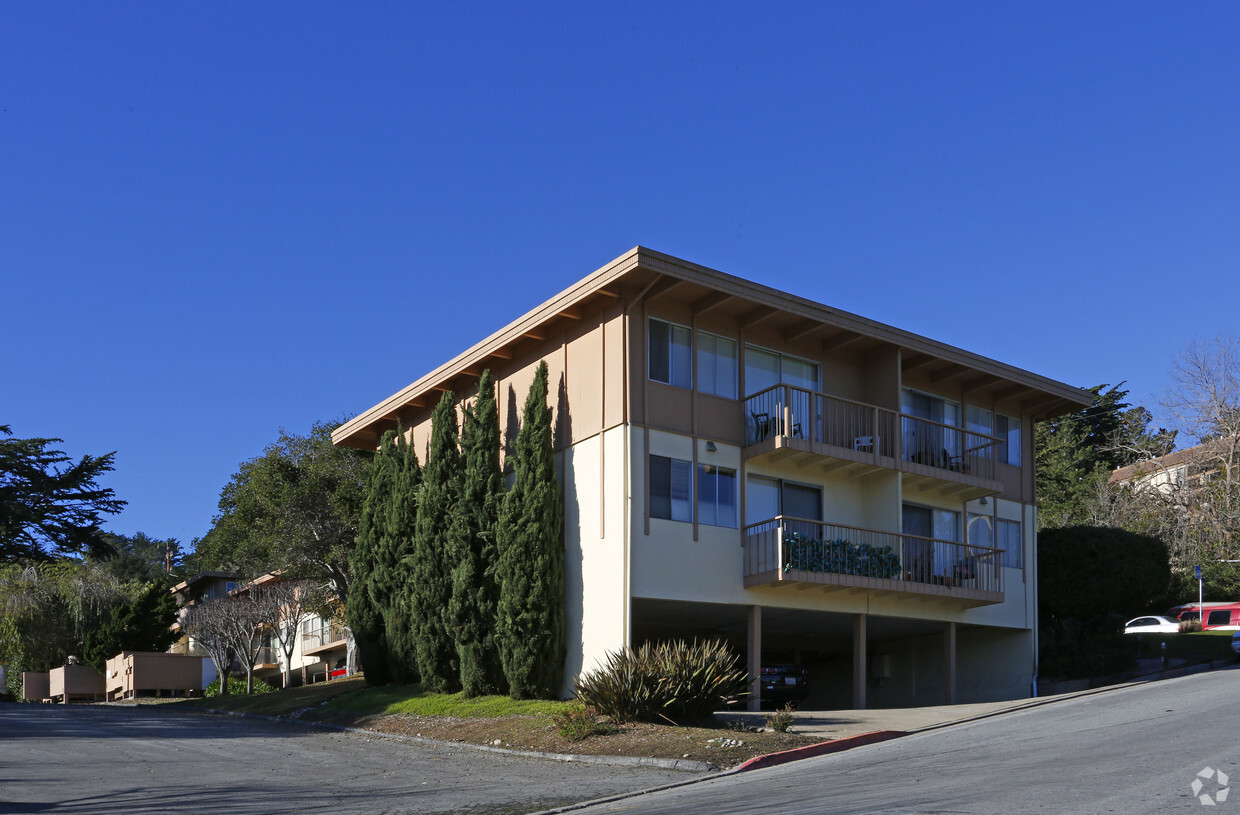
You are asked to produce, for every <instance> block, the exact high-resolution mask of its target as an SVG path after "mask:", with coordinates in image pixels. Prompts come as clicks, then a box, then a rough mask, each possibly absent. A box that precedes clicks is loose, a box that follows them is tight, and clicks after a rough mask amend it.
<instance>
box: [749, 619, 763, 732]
mask: <svg viewBox="0 0 1240 815" xmlns="http://www.w3.org/2000/svg"><path fill="white" fill-rule="evenodd" d="M749 709H750V710H761V709H762V606H750V607H749Z"/></svg>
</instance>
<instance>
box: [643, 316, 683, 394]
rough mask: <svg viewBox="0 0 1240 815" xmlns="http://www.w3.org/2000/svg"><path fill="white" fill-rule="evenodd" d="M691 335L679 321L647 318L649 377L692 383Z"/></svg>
mask: <svg viewBox="0 0 1240 815" xmlns="http://www.w3.org/2000/svg"><path fill="white" fill-rule="evenodd" d="M692 346H693V337H692V334H691V332H690V331H689V329H687V328H685V327H684V326H682V325H675V324H673V323H665V322H663V321H662V320H651V321H650V378H651V379H653V380H654V381H655V382H663V383H665V384H668V385H675V386H676V387H678V388H692V387H693V347H692Z"/></svg>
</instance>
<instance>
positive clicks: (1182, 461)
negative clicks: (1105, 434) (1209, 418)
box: [1107, 438, 1236, 495]
mask: <svg viewBox="0 0 1240 815" xmlns="http://www.w3.org/2000/svg"><path fill="white" fill-rule="evenodd" d="M1235 450H1236V441H1235V439H1234V438H1227V439H1223V440H1219V441H1210V442H1206V443H1205V444H1199V445H1197V446H1196V447H1188V448H1185V449H1184V450H1176V451H1175V452H1174V453H1168V454H1166V455H1165V456H1157V457H1155V458H1151V459H1147V460H1145V461H1138V462H1137V463H1136V464H1130V465H1128V466H1127V467H1120V468H1119V469H1118V470H1114V471H1112V472H1111V475H1110V477H1109V478H1108V479H1107V483H1108V484H1111V485H1112V486H1120V485H1128V486H1130V487H1131V488H1132V489H1134V490H1138V489H1145V488H1150V489H1155V490H1157V491H1158V492H1160V493H1163V494H1164V495H1170V494H1173V493H1177V492H1181V491H1183V490H1185V489H1186V488H1188V489H1196V488H1198V487H1201V486H1203V485H1205V484H1206V483H1208V482H1209V481H1210V479H1211V478H1213V477H1214V476H1215V475H1216V474H1217V472H1218V471H1219V469H1220V467H1221V465H1222V463H1223V462H1226V461H1231V460H1233V459H1234V458H1235Z"/></svg>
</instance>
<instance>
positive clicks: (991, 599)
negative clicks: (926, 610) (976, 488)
mask: <svg viewBox="0 0 1240 815" xmlns="http://www.w3.org/2000/svg"><path fill="white" fill-rule="evenodd" d="M744 547H745V560H744V563H745V565H744V579H745V588H747V589H748V588H757V587H761V586H776V587H781V586H797V587H798V588H811V587H815V586H817V587H821V588H822V589H823V590H824V591H828V592H831V591H839V590H845V589H848V590H853V591H857V590H862V591H870V592H874V593H876V594H878V595H879V596H890V597H907V598H926V597H937V598H942V599H946V600H951V601H957V602H959V603H960V604H961V605H962V606H964V607H972V606H981V605H990V604H994V603H1002V602H1003V569H1002V568H1001V562H1002V561H1001V556H1002V550H999V549H995V548H991V547H987V546H973V545H970V544H965V543H958V542H955V541H948V540H938V539H935V538H927V537H921V536H919V535H905V534H898V533H894V532H881V531H878V530H874V529H862V528H860V527H854V526H842V525H840V524H830V523H824V522H821V521H812V520H806V519H802V518H789V517H784V516H778V517H775V518H772V519H770V520H767V521H762V522H759V523H755V524H750V525H749V526H747V527H745V530H744Z"/></svg>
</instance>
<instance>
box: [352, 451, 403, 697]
mask: <svg viewBox="0 0 1240 815" xmlns="http://www.w3.org/2000/svg"><path fill="white" fill-rule="evenodd" d="M395 436H396V434H395V433H394V432H393V431H390V430H389V431H388V432H386V433H384V434H383V439H382V440H381V441H380V442H379V451H378V453H376V454H375V457H374V459H372V461H371V465H370V479H369V482H368V483H367V487H366V501H365V503H363V504H362V516H361V520H360V521H359V524H358V531H357V545H356V546H355V547H354V549H353V551H352V552H351V553H350V554H349V566H350V569H351V570H352V572H353V584H352V586H351V587H350V590H349V599H348V602H346V603H345V616H346V617H347V618H348V620H349V628H351V629H352V630H353V639H354V640H355V641H356V643H357V652H358V662H359V663H360V665H361V669H362V672H363V673H364V674H365V675H366V683H367V684H369V685H385V684H387V682H388V681H389V679H390V678H391V677H390V673H389V670H388V655H387V640H386V637H385V636H384V625H383V611H382V606H381V605H380V604H379V603H378V602H377V601H376V596H377V595H378V592H376V590H375V586H376V584H377V583H378V582H380V581H382V580H383V575H382V574H381V571H382V568H383V565H384V564H381V563H380V562H379V560H378V551H379V548H380V545H381V539H382V537H383V531H384V527H383V518H384V513H385V512H386V511H387V503H388V501H390V500H391V496H392V481H393V479H392V475H393V471H394V467H393V466H392V465H393V464H394V463H395V462H394V461H393V454H394V452H395V450H394V448H395Z"/></svg>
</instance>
